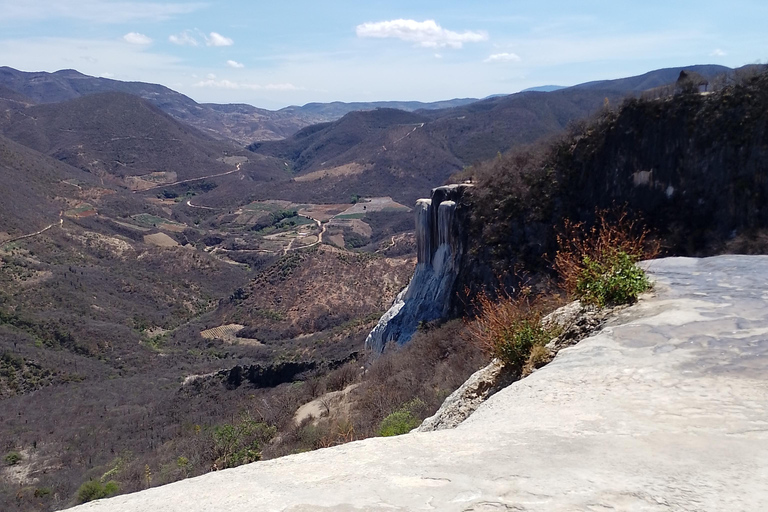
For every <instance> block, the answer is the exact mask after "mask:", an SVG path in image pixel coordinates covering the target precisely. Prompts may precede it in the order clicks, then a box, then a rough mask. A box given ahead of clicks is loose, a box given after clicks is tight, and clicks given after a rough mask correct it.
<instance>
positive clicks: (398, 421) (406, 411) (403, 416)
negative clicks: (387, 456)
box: [379, 398, 426, 437]
mask: <svg viewBox="0 0 768 512" xmlns="http://www.w3.org/2000/svg"><path fill="white" fill-rule="evenodd" d="M425 405H426V404H424V402H423V401H422V400H419V399H418V398H414V399H413V400H411V401H409V402H407V403H405V404H403V405H401V406H400V407H399V408H398V409H397V410H396V411H395V412H393V413H391V414H390V415H389V416H387V417H386V418H384V419H383V420H382V422H381V426H380V427H379V435H380V436H382V437H391V436H399V435H401V434H407V433H408V432H410V431H411V430H413V429H414V428H416V427H418V426H419V425H420V424H421V420H420V419H419V417H418V415H417V412H418V411H419V410H420V409H424V407H425Z"/></svg>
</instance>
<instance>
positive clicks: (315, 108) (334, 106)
mask: <svg viewBox="0 0 768 512" xmlns="http://www.w3.org/2000/svg"><path fill="white" fill-rule="evenodd" d="M476 101H478V100H477V98H456V99H453V100H445V101H434V102H431V103H422V102H421V101H372V102H352V103H344V102H341V101H334V102H332V103H307V104H306V105H304V106H302V107H295V106H292V107H285V108H283V109H280V110H278V112H297V113H302V114H305V115H306V114H313V115H319V116H323V117H325V118H326V119H325V121H335V120H336V119H339V118H341V117H342V116H344V115H346V114H349V113H350V112H355V111H362V110H374V109H377V108H393V109H397V110H404V111H406V112H415V111H417V110H439V109H445V108H453V107H461V106H464V105H469V104H470V103H474V102H476Z"/></svg>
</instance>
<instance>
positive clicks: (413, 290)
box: [365, 185, 471, 353]
mask: <svg viewBox="0 0 768 512" xmlns="http://www.w3.org/2000/svg"><path fill="white" fill-rule="evenodd" d="M470 186H471V185H446V186H444V187H438V188H436V189H433V190H432V198H431V199H419V200H418V201H417V202H416V246H417V250H418V263H417V265H416V271H415V272H414V274H413V278H411V282H410V283H409V284H408V286H407V287H406V288H405V289H404V290H403V291H401V292H400V293H399V294H398V296H397V298H396V299H395V302H394V304H393V305H392V307H391V308H390V309H389V311H387V312H386V313H385V314H384V316H382V317H381V319H380V320H379V323H378V324H377V325H376V327H374V328H373V330H372V331H371V332H370V334H369V335H368V338H366V340H365V347H366V349H370V350H371V351H373V352H374V353H380V352H382V351H383V350H384V347H385V345H386V344H387V343H389V342H392V341H394V342H396V343H399V344H403V343H406V342H407V341H408V340H410V339H411V336H413V333H414V332H416V329H417V328H418V326H419V323H421V322H429V321H430V320H436V319H438V318H443V317H445V316H446V315H447V313H448V309H449V308H450V305H451V299H452V297H453V292H454V290H453V286H454V283H455V282H456V276H457V274H458V271H459V264H460V262H461V258H462V256H463V255H464V237H463V236H462V235H463V230H462V222H461V206H460V205H461V198H462V196H463V195H464V191H465V190H466V189H467V187H470Z"/></svg>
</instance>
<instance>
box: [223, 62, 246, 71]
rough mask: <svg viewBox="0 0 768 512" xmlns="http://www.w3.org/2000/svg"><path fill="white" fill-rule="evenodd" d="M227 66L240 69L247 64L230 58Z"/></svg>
mask: <svg viewBox="0 0 768 512" xmlns="http://www.w3.org/2000/svg"><path fill="white" fill-rule="evenodd" d="M227 66H229V67H231V68H235V69H240V68H244V67H245V64H243V63H242V62H237V61H236V60H228V61H227Z"/></svg>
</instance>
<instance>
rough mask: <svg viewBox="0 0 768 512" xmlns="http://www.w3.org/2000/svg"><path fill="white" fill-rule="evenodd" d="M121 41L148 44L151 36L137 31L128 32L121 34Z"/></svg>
mask: <svg viewBox="0 0 768 512" xmlns="http://www.w3.org/2000/svg"><path fill="white" fill-rule="evenodd" d="M123 41H125V42H126V43H130V44H150V43H151V42H152V38H151V37H148V36H145V35H144V34H140V33H138V32H128V33H127V34H125V35H124V36H123Z"/></svg>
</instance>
